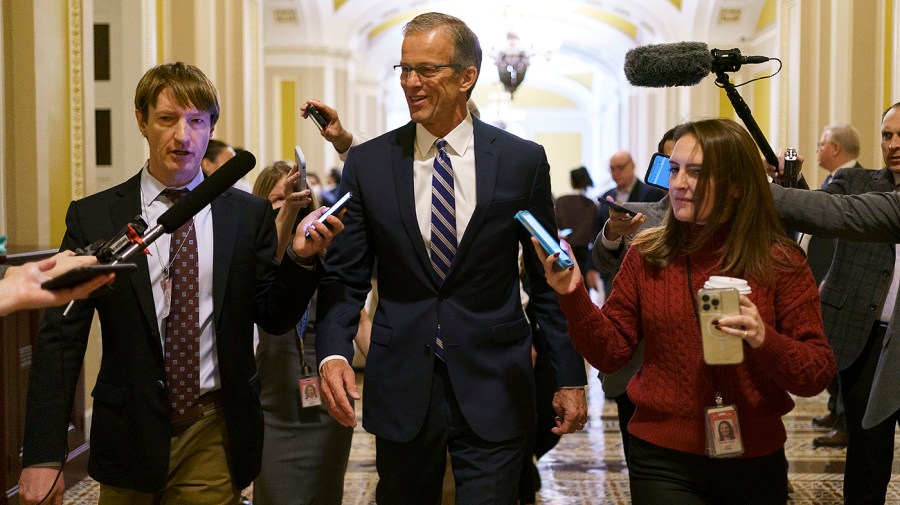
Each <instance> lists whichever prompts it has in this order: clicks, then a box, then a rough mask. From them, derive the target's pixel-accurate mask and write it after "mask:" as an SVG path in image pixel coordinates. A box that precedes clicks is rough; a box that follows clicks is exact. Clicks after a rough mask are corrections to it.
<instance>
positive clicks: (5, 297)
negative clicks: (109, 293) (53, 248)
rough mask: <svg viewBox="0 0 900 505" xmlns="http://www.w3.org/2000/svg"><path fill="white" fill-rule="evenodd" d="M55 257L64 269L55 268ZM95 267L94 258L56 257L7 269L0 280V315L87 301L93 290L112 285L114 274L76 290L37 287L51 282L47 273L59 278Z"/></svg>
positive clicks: (87, 281)
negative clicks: (76, 268)
mask: <svg viewBox="0 0 900 505" xmlns="http://www.w3.org/2000/svg"><path fill="white" fill-rule="evenodd" d="M69 252H71V251H69ZM57 257H59V258H60V259H61V260H63V262H64V263H65V265H64V266H62V267H60V266H57V260H56V258H57ZM95 263H97V258H95V257H93V256H70V255H69V254H64V253H59V254H57V255H56V256H54V257H52V258H48V259H45V260H42V261H38V262H32V263H26V264H24V265H22V266H18V267H12V268H10V269H8V270H7V271H6V276H5V277H4V278H3V279H2V280H0V315H6V314H9V313H10V312H13V311H16V310H21V309H37V308H44V307H54V306H57V305H63V304H65V303H68V302H70V301H72V300H79V299H83V298H87V297H88V296H90V294H91V293H93V292H94V291H96V290H97V289H99V288H101V287H103V286H105V285H106V284H109V283H110V282H112V281H113V279H115V274H112V273H108V274H103V275H97V276H96V277H93V278H91V279H88V280H86V281H84V282H83V283H81V284H79V285H77V286H74V287H71V288H64V289H54V290H47V289H43V288H41V284H43V283H44V282H45V281H48V280H50V279H51V278H52V276H50V275H48V274H50V273H51V272H56V273H57V274H61V273H64V272H67V271H69V270H71V269H72V268H75V267H77V266H83V265H92V264H95ZM54 267H56V268H54Z"/></svg>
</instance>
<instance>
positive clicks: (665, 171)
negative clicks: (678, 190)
mask: <svg viewBox="0 0 900 505" xmlns="http://www.w3.org/2000/svg"><path fill="white" fill-rule="evenodd" d="M670 173H671V170H670V169H669V157H668V156H666V155H665V154H662V153H653V157H652V158H650V166H648V167H647V175H645V176H644V182H646V183H647V184H649V185H651V186H654V187H657V188H659V189H664V190H666V191H668V190H669V175H670Z"/></svg>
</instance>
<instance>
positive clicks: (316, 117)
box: [306, 104, 328, 131]
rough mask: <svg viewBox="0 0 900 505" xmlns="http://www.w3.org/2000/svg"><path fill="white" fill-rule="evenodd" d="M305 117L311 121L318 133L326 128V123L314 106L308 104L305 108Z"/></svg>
mask: <svg viewBox="0 0 900 505" xmlns="http://www.w3.org/2000/svg"><path fill="white" fill-rule="evenodd" d="M306 115H307V117H309V118H311V119H312V120H313V123H315V124H316V127H317V128H318V129H319V131H322V130H324V129H325V128H326V127H327V126H328V121H326V120H325V117H324V116H322V113H321V112H319V109H317V108H316V106H315V105H313V104H309V105H307V106H306Z"/></svg>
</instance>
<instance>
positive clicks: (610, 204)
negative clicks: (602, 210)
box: [597, 196, 637, 216]
mask: <svg viewBox="0 0 900 505" xmlns="http://www.w3.org/2000/svg"><path fill="white" fill-rule="evenodd" d="M597 201H598V202H600V203H602V204H603V205H606V206H607V207H609V208H610V209H613V210H615V211H618V212H624V213H626V214H631V215H632V216H633V215H635V214H637V212H635V211H633V210H628V209H626V208H625V207H622V206H621V205H619V204H617V203H614V202H609V201H607V200H606V198H603V197H602V196H601V197H600V198H598V199H597Z"/></svg>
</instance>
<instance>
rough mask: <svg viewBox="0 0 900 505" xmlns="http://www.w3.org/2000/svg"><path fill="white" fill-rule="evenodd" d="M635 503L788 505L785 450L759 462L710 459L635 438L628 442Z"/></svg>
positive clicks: (630, 474) (630, 477) (750, 459)
mask: <svg viewBox="0 0 900 505" xmlns="http://www.w3.org/2000/svg"><path fill="white" fill-rule="evenodd" d="M629 448H630V451H631V458H630V459H629V460H628V474H629V481H630V484H631V503H633V504H634V505H643V504H646V505H658V504H662V503H677V504H679V505H713V504H716V505H718V504H722V505H743V504H747V505H770V504H779V505H781V504H785V503H787V466H786V465H785V456H784V449H783V448H782V449H779V450H777V451H775V452H774V453H772V454H769V455H766V456H761V457H758V458H708V457H706V456H699V455H696V454H691V453H687V452H681V451H675V450H672V449H666V448H665V447H660V446H658V445H655V444H651V443H650V442H646V441H644V440H641V439H639V438H637V437H631V443H630V444H629Z"/></svg>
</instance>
